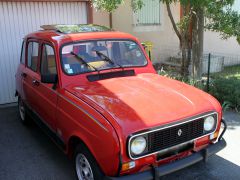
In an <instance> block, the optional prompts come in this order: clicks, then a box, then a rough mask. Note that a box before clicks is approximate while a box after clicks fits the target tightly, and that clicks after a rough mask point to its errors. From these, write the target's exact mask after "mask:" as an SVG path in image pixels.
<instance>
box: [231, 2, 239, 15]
mask: <svg viewBox="0 0 240 180" xmlns="http://www.w3.org/2000/svg"><path fill="white" fill-rule="evenodd" d="M233 9H234V10H236V11H238V12H239V13H240V0H235V3H234V5H233Z"/></svg>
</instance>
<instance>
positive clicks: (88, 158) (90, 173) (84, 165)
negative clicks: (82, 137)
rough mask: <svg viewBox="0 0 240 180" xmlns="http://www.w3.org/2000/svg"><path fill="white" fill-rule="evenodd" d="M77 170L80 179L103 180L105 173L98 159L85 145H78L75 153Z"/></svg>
mask: <svg viewBox="0 0 240 180" xmlns="http://www.w3.org/2000/svg"><path fill="white" fill-rule="evenodd" d="M74 160H75V172H76V176H77V179H78V180H102V179H104V176H103V173H102V171H101V170H100V168H99V166H98V164H97V162H96V160H95V159H94V157H93V156H92V154H91V153H90V152H89V150H88V149H87V148H86V147H85V146H84V145H79V146H77V148H76V150H75V153H74Z"/></svg>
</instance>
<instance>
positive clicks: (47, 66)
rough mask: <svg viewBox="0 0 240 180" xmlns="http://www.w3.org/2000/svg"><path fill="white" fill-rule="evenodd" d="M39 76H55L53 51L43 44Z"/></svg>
mask: <svg viewBox="0 0 240 180" xmlns="http://www.w3.org/2000/svg"><path fill="white" fill-rule="evenodd" d="M41 74H42V75H53V74H57V68H56V60H55V53H54V49H53V48H52V47H51V46H49V45H47V44H44V45H43V48H42V58H41Z"/></svg>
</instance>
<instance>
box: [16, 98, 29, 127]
mask: <svg viewBox="0 0 240 180" xmlns="http://www.w3.org/2000/svg"><path fill="white" fill-rule="evenodd" d="M18 112H19V116H20V120H21V122H22V123H23V124H24V125H27V124H28V123H29V117H28V115H27V112H26V107H25V105H24V103H23V101H22V99H21V97H20V96H19V97H18Z"/></svg>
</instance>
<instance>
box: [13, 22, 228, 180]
mask: <svg viewBox="0 0 240 180" xmlns="http://www.w3.org/2000/svg"><path fill="white" fill-rule="evenodd" d="M42 28H43V30H40V31H38V32H34V33H31V34H29V35H27V36H26V37H25V38H24V40H23V44H22V52H21V60H20V64H19V66H18V69H17V73H16V96H18V107H19V113H20V119H21V121H22V122H23V123H24V124H27V123H29V121H30V117H31V120H34V121H36V123H37V124H38V125H39V126H40V127H41V128H42V129H43V130H44V131H45V132H46V133H47V134H48V135H49V136H50V137H51V139H52V140H53V141H54V142H55V143H56V144H57V145H58V146H59V147H60V148H61V149H62V150H63V151H64V152H65V153H66V154H67V155H68V156H69V157H70V158H73V161H74V163H75V171H76V176H77V178H78V179H79V180H93V179H94V180H102V179H113V180H128V179H129V180H130V179H139V180H140V179H141V180H150V179H157V178H159V177H160V176H163V175H166V174H169V173H171V172H174V171H176V170H179V169H181V168H185V167H187V166H190V165H192V164H194V163H197V162H199V161H202V160H204V161H206V160H207V159H208V158H209V156H211V155H213V154H215V153H217V152H218V151H220V150H221V149H223V148H224V147H225V146H226V142H225V140H224V139H223V138H222V137H223V134H224V132H225V130H226V124H225V122H224V120H223V119H222V109H221V105H220V104H219V102H218V101H217V100H216V99H215V98H213V97H212V96H211V95H209V94H207V93H205V92H203V91H201V90H199V89H197V88H194V87H192V86H190V85H187V84H185V83H183V82H179V81H176V80H173V79H169V78H167V77H163V76H160V75H158V74H157V73H156V71H155V70H154V68H153V66H152V63H151V61H150V60H149V58H148V57H147V55H146V53H145V51H144V48H143V46H142V45H141V44H140V43H139V41H138V40H137V39H136V38H135V37H133V36H132V35H129V34H126V33H122V32H117V31H113V30H110V29H107V28H105V27H102V26H97V25H45V26H42ZM221 124H223V130H221V131H220V126H221Z"/></svg>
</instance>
